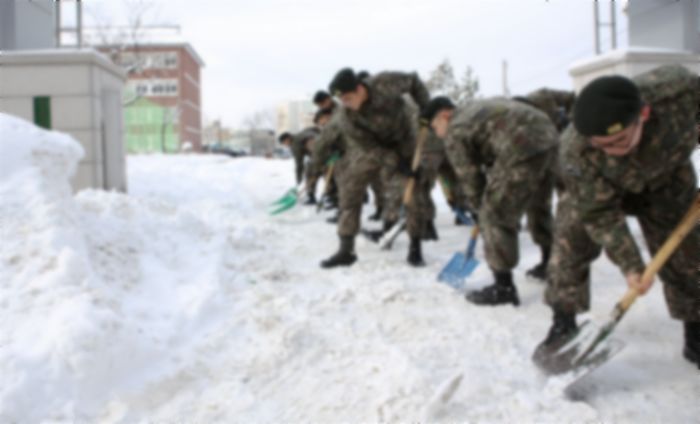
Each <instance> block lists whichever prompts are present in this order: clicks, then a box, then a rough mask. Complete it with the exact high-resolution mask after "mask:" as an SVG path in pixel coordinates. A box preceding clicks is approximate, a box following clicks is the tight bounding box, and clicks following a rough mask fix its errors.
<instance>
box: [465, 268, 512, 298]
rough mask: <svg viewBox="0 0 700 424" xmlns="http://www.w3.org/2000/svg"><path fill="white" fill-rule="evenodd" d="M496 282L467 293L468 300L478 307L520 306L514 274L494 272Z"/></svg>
mask: <svg viewBox="0 0 700 424" xmlns="http://www.w3.org/2000/svg"><path fill="white" fill-rule="evenodd" d="M494 276H495V278H496V282H495V283H493V284H491V285H490V286H487V287H484V288H483V289H481V290H478V291H473V292H471V293H467V296H466V298H467V300H468V301H470V302H472V303H475V304H477V305H490V306H494V305H503V304H507V303H511V304H513V305H514V306H518V305H520V299H519V298H518V290H517V289H516V288H515V285H514V284H513V274H512V273H511V272H510V271H505V272H494Z"/></svg>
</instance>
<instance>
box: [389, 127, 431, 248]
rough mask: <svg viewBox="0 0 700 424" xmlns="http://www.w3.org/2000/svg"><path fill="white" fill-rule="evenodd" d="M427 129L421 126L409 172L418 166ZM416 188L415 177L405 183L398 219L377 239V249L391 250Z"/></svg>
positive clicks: (404, 223)
mask: <svg viewBox="0 0 700 424" xmlns="http://www.w3.org/2000/svg"><path fill="white" fill-rule="evenodd" d="M428 133H429V130H428V127H427V126H421V128H420V133H419V134H418V142H417V143H416V150H415V151H414V152H413V162H411V171H413V172H416V171H417V170H418V167H419V166H420V160H421V156H422V155H423V146H425V141H426V140H427V139H428ZM415 187H416V177H410V178H409V179H408V181H407V182H406V187H405V188H404V191H403V202H402V204H401V213H400V218H399V220H398V222H397V223H396V224H394V226H393V227H392V228H391V230H389V231H388V232H387V233H386V234H384V236H382V238H380V239H379V247H381V249H382V250H389V249H391V245H392V244H394V240H396V237H398V236H399V233H400V232H401V231H403V229H404V228H406V208H407V207H408V205H410V204H411V202H412V201H413V191H414V188H415Z"/></svg>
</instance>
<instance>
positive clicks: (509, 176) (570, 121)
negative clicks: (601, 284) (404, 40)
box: [279, 65, 700, 368]
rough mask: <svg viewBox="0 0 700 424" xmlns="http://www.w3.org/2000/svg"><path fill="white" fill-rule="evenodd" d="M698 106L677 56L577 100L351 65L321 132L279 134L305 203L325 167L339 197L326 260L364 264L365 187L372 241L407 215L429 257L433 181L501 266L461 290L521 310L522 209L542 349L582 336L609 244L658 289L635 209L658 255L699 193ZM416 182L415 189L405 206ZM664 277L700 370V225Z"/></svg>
mask: <svg viewBox="0 0 700 424" xmlns="http://www.w3.org/2000/svg"><path fill="white" fill-rule="evenodd" d="M334 97H335V98H336V99H338V100H339V102H336V100H334ZM699 101H700V79H699V78H698V75H696V74H693V73H691V72H690V71H688V70H687V69H686V68H684V67H682V66H680V65H666V66H662V67H659V68H656V69H653V70H651V71H649V72H646V73H644V74H642V75H639V76H637V77H635V78H634V79H629V78H626V77H623V76H604V77H600V78H597V79H595V80H593V81H591V82H590V83H589V84H588V85H586V86H585V87H584V88H583V90H582V91H581V92H580V93H579V94H578V95H576V96H575V95H574V93H573V92H566V91H559V90H550V89H540V90H537V91H535V92H533V93H530V94H529V95H527V96H523V97H514V98H500V97H495V98H487V99H473V100H469V101H466V102H464V103H463V104H458V105H455V104H454V103H453V102H452V101H451V100H450V99H449V98H447V97H444V96H437V97H434V98H432V99H431V98H430V95H429V93H428V90H427V89H426V87H425V85H424V84H423V82H422V81H421V79H420V78H419V76H418V75H417V74H416V73H402V72H382V73H378V74H376V75H369V74H367V73H366V72H361V73H355V72H354V71H353V70H352V69H349V68H345V69H342V70H340V71H339V72H338V73H337V74H336V75H335V76H334V78H333V79H332V81H331V83H330V85H329V92H325V91H319V92H318V93H317V94H316V95H315V96H314V102H315V103H316V105H317V106H318V107H319V109H318V112H317V113H316V116H315V119H314V123H315V127H313V128H309V129H306V130H304V131H302V132H301V133H299V134H296V135H292V134H289V133H285V134H282V135H281V136H280V137H279V139H280V142H283V143H285V144H287V145H289V146H290V147H291V149H292V151H293V153H294V157H295V161H296V178H297V182H298V183H300V182H301V181H302V180H303V179H304V176H305V185H306V192H307V203H309V204H313V203H315V202H317V201H319V200H317V199H316V197H315V185H316V181H317V180H318V178H319V176H321V175H324V174H325V175H327V177H328V178H327V180H328V181H329V183H328V184H326V186H327V188H326V190H325V191H326V194H327V196H325V197H326V198H328V199H330V200H329V203H330V204H331V205H336V206H337V208H338V214H337V216H336V217H335V219H334V220H333V222H337V226H338V236H339V248H338V251H337V252H336V253H334V254H333V255H331V256H330V257H329V258H327V259H325V260H323V261H322V262H321V266H322V267H323V268H332V267H337V266H349V265H352V264H353V263H354V262H355V261H356V260H357V255H356V252H355V238H356V236H357V235H358V234H359V233H360V218H361V211H362V206H363V203H364V202H365V201H366V199H367V190H368V187H371V188H372V191H373V194H374V195H373V197H374V199H375V201H376V206H377V210H376V213H375V214H374V215H373V218H375V219H381V220H382V229H381V230H379V231H374V232H368V233H367V234H366V235H367V236H368V237H370V238H371V239H373V240H375V241H377V240H378V239H379V238H380V237H381V236H382V235H383V234H385V233H386V232H388V231H390V230H391V229H392V228H393V227H394V226H397V225H400V223H403V222H405V230H406V232H407V233H408V235H409V237H410V244H409V251H408V258H407V261H408V263H409V264H411V265H413V266H422V265H424V264H425V262H424V260H423V256H422V250H421V243H422V241H425V240H437V239H438V234H437V230H436V228H435V224H434V221H435V206H434V204H433V201H432V199H431V191H432V188H433V187H434V186H435V184H436V181H439V182H440V184H442V185H443V189H444V193H445V195H446V197H447V200H448V202H449V204H450V206H451V207H452V208H453V210H455V211H456V212H457V214H458V215H461V214H460V212H461V211H466V212H467V214H468V215H469V216H470V217H471V218H472V219H473V220H474V221H475V222H476V223H477V225H478V226H479V229H480V231H481V234H482V235H483V240H484V251H485V258H486V262H487V263H488V266H489V267H490V269H491V271H492V273H493V279H494V281H493V284H491V285H489V286H487V287H485V288H483V289H481V290H478V291H473V292H470V293H468V294H467V296H466V298H467V300H468V301H470V302H472V303H474V304H477V305H502V304H512V305H514V306H517V305H519V303H520V301H519V297H518V291H517V288H516V286H515V284H514V281H513V269H514V268H515V267H516V265H517V264H518V261H519V247H518V233H519V230H520V223H521V221H522V219H523V217H524V216H526V217H527V224H528V230H529V231H530V234H531V235H532V238H533V240H534V242H535V243H536V244H537V245H538V246H539V247H540V249H541V261H540V263H538V264H536V265H535V266H534V267H533V268H531V269H529V270H528V271H527V275H528V276H530V277H534V278H537V279H540V280H542V281H545V282H546V289H545V294H544V298H545V301H546V303H547V304H548V305H549V306H550V307H551V309H552V311H553V321H552V325H551V328H550V330H549V333H548V334H547V336H546V337H545V339H544V340H543V342H542V343H540V345H539V346H538V347H537V349H536V355H537V354H538V353H546V352H548V351H554V350H557V349H559V348H560V347H561V345H562V344H563V343H565V342H566V341H567V340H569V339H570V338H571V336H572V335H573V334H575V333H576V332H577V331H578V325H577V322H576V315H577V314H580V313H583V312H585V311H587V310H588V309H589V306H590V268H591V264H592V262H593V261H594V260H595V259H596V258H597V257H598V256H599V255H600V253H601V252H602V251H603V250H605V252H606V254H607V256H608V257H609V258H610V260H611V261H612V262H613V263H614V264H615V265H616V266H617V267H618V268H619V269H620V271H621V272H622V274H623V276H624V278H625V279H626V282H627V284H628V286H629V287H630V288H631V289H634V290H636V291H637V292H638V293H640V294H644V293H646V292H647V291H648V290H649V288H650V287H651V285H652V283H653V277H652V278H647V277H643V274H644V270H645V262H644V260H643V258H642V256H641V253H640V248H639V246H638V245H637V243H636V242H635V240H634V237H633V235H632V233H631V231H630V228H629V226H628V223H627V217H628V216H635V217H636V218H637V219H638V222H639V224H640V226H641V229H642V233H643V235H644V238H645V240H646V244H647V246H648V248H649V251H650V253H651V254H652V255H653V254H654V253H656V252H657V251H658V249H659V248H660V246H661V245H662V244H663V243H664V241H665V240H666V239H667V238H668V236H669V235H670V234H671V232H672V231H673V229H674V228H675V227H676V225H677V224H678V223H679V222H680V221H681V219H682V217H683V215H684V214H685V212H686V211H687V210H688V209H689V208H690V207H691V205H692V204H693V202H694V200H695V198H696V196H697V193H698V183H697V176H696V172H695V169H694V167H693V164H692V162H691V154H692V152H693V150H694V149H696V148H697V146H698V122H697V113H698V103H699ZM305 157H307V159H306V161H305ZM414 158H416V161H414ZM416 164H418V166H417V167H416V166H415V165H416ZM409 181H411V184H415V185H409ZM407 185H408V186H409V187H413V190H412V191H411V190H409V191H410V195H409V196H408V201H406V199H404V196H403V194H404V189H405V187H406V186H407ZM554 193H556V198H557V199H558V203H557V205H556V213H555V214H553V205H552V202H553V201H552V199H553V197H554ZM659 275H660V278H661V280H662V282H663V284H664V286H663V287H664V295H665V298H666V303H667V305H668V309H669V311H670V314H671V316H672V317H673V318H674V319H677V320H680V321H682V322H683V326H684V334H685V344H684V350H683V354H684V356H685V358H687V359H688V360H689V361H691V362H693V363H695V364H697V365H698V367H699V368H700V227H695V228H694V229H693V230H692V231H691V232H690V233H689V234H688V236H687V237H686V238H685V239H684V241H683V242H682V243H681V244H680V246H679V247H678V248H677V250H676V251H675V253H673V255H672V256H671V257H670V259H669V260H668V261H667V263H666V264H665V265H664V267H663V268H662V269H661V271H660V273H659Z"/></svg>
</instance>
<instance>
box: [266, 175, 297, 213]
mask: <svg viewBox="0 0 700 424" xmlns="http://www.w3.org/2000/svg"><path fill="white" fill-rule="evenodd" d="M303 191H304V183H303V182H302V183H300V184H299V185H298V186H297V187H294V188H291V189H289V190H288V191H287V192H286V193H285V194H284V196H282V197H281V198H280V199H279V200H277V201H275V202H274V203H272V204H271V205H270V206H269V210H268V212H269V214H270V215H277V214H280V213H282V212H284V211H286V210H289V209H291V208H293V207H294V206H295V205H296V204H297V202H298V201H299V196H301V193H303Z"/></svg>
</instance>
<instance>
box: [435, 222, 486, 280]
mask: <svg viewBox="0 0 700 424" xmlns="http://www.w3.org/2000/svg"><path fill="white" fill-rule="evenodd" d="M478 238H479V226H478V225H475V226H474V228H472V235H471V237H470V238H469V244H468V246H467V251H466V252H457V253H455V254H454V255H453V256H452V259H450V261H449V262H448V263H447V265H445V267H444V268H443V269H442V271H440V274H438V281H440V282H442V283H445V284H447V285H449V286H451V287H453V288H455V289H457V290H463V289H464V279H465V278H467V277H469V276H470V275H471V273H472V272H474V270H475V269H476V267H477V266H478V265H479V261H478V260H477V259H476V258H475V257H474V250H476V240H477V239H478Z"/></svg>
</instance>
